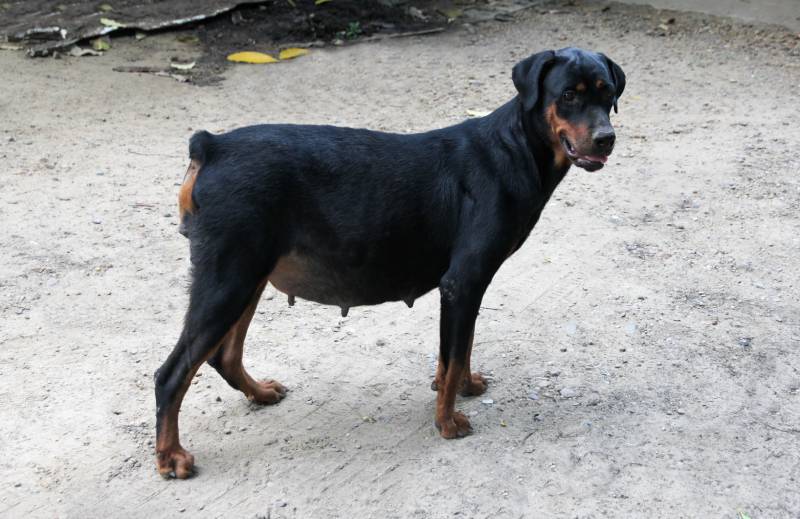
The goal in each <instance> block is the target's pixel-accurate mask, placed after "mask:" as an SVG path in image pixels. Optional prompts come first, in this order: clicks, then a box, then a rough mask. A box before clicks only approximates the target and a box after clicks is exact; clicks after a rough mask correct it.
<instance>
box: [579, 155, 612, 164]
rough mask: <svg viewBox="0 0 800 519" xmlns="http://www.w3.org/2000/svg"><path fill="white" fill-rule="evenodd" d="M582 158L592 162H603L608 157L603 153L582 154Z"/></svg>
mask: <svg viewBox="0 0 800 519" xmlns="http://www.w3.org/2000/svg"><path fill="white" fill-rule="evenodd" d="M582 158H584V159H586V160H590V161H592V162H602V163H603V164H605V163H606V162H607V161H608V157H606V156H605V155H584V156H583V157H582Z"/></svg>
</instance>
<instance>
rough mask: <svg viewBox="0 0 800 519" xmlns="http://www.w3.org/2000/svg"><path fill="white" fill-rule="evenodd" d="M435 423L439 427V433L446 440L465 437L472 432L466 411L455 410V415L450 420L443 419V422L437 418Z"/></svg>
mask: <svg viewBox="0 0 800 519" xmlns="http://www.w3.org/2000/svg"><path fill="white" fill-rule="evenodd" d="M435 425H436V428H437V429H439V434H441V435H442V438H444V439H446V440H452V439H453V438H463V437H464V436H467V435H468V434H470V433H471V432H472V426H471V425H470V423H469V419H468V418H467V416H466V415H465V414H464V413H460V412H458V411H455V412H453V416H452V417H451V418H450V419H449V420H442V421H441V423H440V422H439V421H438V420H437V421H436V422H435Z"/></svg>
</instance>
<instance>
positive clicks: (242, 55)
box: [228, 51, 278, 63]
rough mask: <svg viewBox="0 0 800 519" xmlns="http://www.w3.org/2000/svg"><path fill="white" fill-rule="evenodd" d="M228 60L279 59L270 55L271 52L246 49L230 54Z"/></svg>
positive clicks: (263, 60)
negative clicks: (265, 52)
mask: <svg viewBox="0 0 800 519" xmlns="http://www.w3.org/2000/svg"><path fill="white" fill-rule="evenodd" d="M228 61H235V62H236V63H277V62H278V60H276V59H275V58H273V57H272V56H270V55H269V54H264V53H263V52H253V51H245V52H235V53H233V54H229V55H228Z"/></svg>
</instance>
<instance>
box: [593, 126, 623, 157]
mask: <svg viewBox="0 0 800 519" xmlns="http://www.w3.org/2000/svg"><path fill="white" fill-rule="evenodd" d="M616 138H617V136H616V134H614V130H599V131H597V132H595V134H594V135H593V136H592V140H593V141H594V146H595V148H597V149H598V150H600V151H605V152H609V151H611V148H613V147H614V141H615V140H616Z"/></svg>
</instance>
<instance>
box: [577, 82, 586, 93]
mask: <svg viewBox="0 0 800 519" xmlns="http://www.w3.org/2000/svg"><path fill="white" fill-rule="evenodd" d="M575 90H576V91H577V92H586V83H578V85H577V86H576V87H575Z"/></svg>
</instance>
